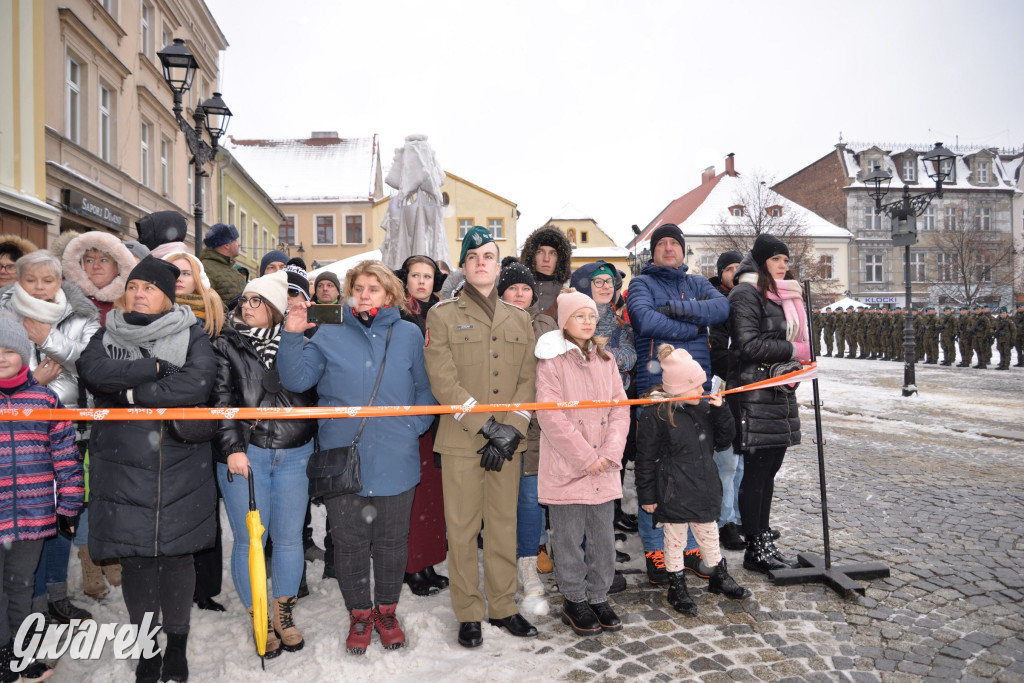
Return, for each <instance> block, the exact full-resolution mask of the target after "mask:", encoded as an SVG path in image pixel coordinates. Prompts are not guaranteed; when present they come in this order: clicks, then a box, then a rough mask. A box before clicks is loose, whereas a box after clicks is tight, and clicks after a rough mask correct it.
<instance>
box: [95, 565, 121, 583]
mask: <svg viewBox="0 0 1024 683" xmlns="http://www.w3.org/2000/svg"><path fill="white" fill-rule="evenodd" d="M99 568H100V569H102V570H103V576H105V577H107V583H109V584H110V585H111V586H120V585H121V563H120V562H118V561H117V560H106V561H104V562H103V563H102V564H100V565H99Z"/></svg>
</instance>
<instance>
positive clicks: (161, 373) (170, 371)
mask: <svg viewBox="0 0 1024 683" xmlns="http://www.w3.org/2000/svg"><path fill="white" fill-rule="evenodd" d="M159 366H160V369H159V370H158V371H157V378H158V379H163V378H164V377H167V376H169V375H177V374H178V373H179V372H181V368H179V367H178V366H177V365H175V364H174V363H168V362H167V361H165V360H162V361H160V362H159Z"/></svg>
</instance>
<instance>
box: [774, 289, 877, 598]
mask: <svg viewBox="0 0 1024 683" xmlns="http://www.w3.org/2000/svg"><path fill="white" fill-rule="evenodd" d="M804 305H805V306H806V308H807V324H808V325H809V326H810V328H811V329H810V331H811V335H810V339H811V345H810V346H811V361H812V362H813V361H816V360H817V359H818V353H817V351H816V350H815V348H814V347H815V345H816V343H817V335H818V330H816V329H814V322H813V320H814V318H813V315H812V314H813V309H812V307H811V283H810V281H809V280H807V281H805V282H804ZM811 386H812V387H813V388H814V430H815V436H816V437H817V441H816V443H817V445H818V484H819V486H820V489H821V529H822V536H823V537H824V541H825V557H824V558H822V557H821V556H820V555H817V554H815V553H798V554H797V560H798V561H799V562H800V567H799V568H797V569H780V570H777V571H771V572H768V578H770V579H771V580H772V582H773V583H774V584H775V585H776V586H792V585H795V584H798V583H824V584H825V585H826V586H828V587H829V588H831V589H832V590H834V591H835V592H837V593H839V594H840V595H842V596H843V597H844V598H851V597H853V595H854V593H856V594H858V595H864V586H862V585H860V584H859V583H857V582H856V581H854V579H865V580H871V579H883V578H885V577H887V576H889V568H888V567H887V566H885V565H884V564H880V563H878V562H866V563H863V562H862V563H857V564H850V565H846V566H843V567H833V566H832V550H831V547H830V543H829V537H828V494H827V492H826V490H825V442H824V440H823V439H822V436H821V402H820V400H819V399H818V380H817V378H815V379H813V380H811Z"/></svg>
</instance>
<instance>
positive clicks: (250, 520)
mask: <svg viewBox="0 0 1024 683" xmlns="http://www.w3.org/2000/svg"><path fill="white" fill-rule="evenodd" d="M232 479H233V477H232V476H231V472H228V481H232ZM245 526H246V528H248V529H249V584H250V586H251V587H252V633H253V637H254V638H255V639H256V652H258V653H259V655H260V663H261V665H262V666H263V668H264V669H266V661H265V660H264V659H263V655H265V654H266V653H267V564H266V560H265V559H264V557H263V532H265V531H266V529H265V528H264V527H263V522H262V521H260V511H259V509H257V507H256V488H255V484H254V483H253V476H252V468H251V467H250V468H249V513H248V514H247V515H246V516H245Z"/></svg>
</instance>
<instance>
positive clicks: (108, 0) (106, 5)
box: [102, 0, 115, 16]
mask: <svg viewBox="0 0 1024 683" xmlns="http://www.w3.org/2000/svg"><path fill="white" fill-rule="evenodd" d="M102 4H103V9H105V10H107V14H109V15H110V16H114V9H115V8H114V0H103V3H102Z"/></svg>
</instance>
